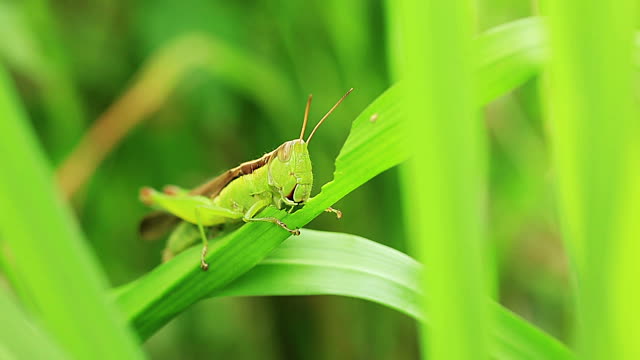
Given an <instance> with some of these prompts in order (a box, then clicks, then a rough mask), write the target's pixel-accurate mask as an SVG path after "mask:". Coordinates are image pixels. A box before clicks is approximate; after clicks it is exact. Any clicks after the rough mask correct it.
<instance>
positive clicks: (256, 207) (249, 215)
mask: <svg viewBox="0 0 640 360" xmlns="http://www.w3.org/2000/svg"><path fill="white" fill-rule="evenodd" d="M269 204H270V201H269V200H267V199H263V200H260V201H257V202H256V203H255V204H253V205H252V206H251V207H250V208H249V210H247V212H246V214H244V217H243V218H242V220H244V221H245V222H250V221H251V222H255V221H263V222H270V223H273V224H276V225H278V226H280V227H281V228H283V229H285V230H287V231H288V232H289V233H291V234H292V235H300V230H298V229H290V228H289V227H288V226H287V224H285V223H283V222H282V221H281V220H280V219H277V218H274V217H263V218H256V217H254V216H255V215H256V214H257V213H258V212H259V211H260V210H262V209H264V208H265V207H267V206H269Z"/></svg>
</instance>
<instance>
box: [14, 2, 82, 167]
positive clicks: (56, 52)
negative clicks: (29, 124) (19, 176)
mask: <svg viewBox="0 0 640 360" xmlns="http://www.w3.org/2000/svg"><path fill="white" fill-rule="evenodd" d="M22 11H24V15H25V16H26V17H27V19H28V22H29V25H30V26H31V36H32V38H33V39H34V40H35V41H36V42H37V44H38V47H39V51H40V53H39V55H40V56H42V61H40V64H41V65H43V67H42V68H41V69H40V70H41V73H39V74H37V75H39V76H38V77H37V78H35V79H34V80H35V81H36V82H38V83H39V85H40V87H41V91H42V98H43V100H44V106H45V110H46V111H47V115H48V119H47V123H46V125H47V126H46V137H45V141H46V142H47V145H48V147H49V156H50V157H51V159H52V160H53V161H54V162H56V163H57V162H59V161H60V160H61V159H62V158H63V157H64V156H65V155H67V153H68V152H69V151H71V148H72V146H73V145H74V144H75V143H76V142H77V141H78V140H79V139H80V135H81V133H82V129H83V127H84V116H85V114H84V109H83V105H82V102H81V99H80V95H79V94H78V92H77V89H76V87H75V84H74V81H73V76H72V71H71V62H70V61H69V59H68V58H67V56H66V51H65V48H64V44H63V42H62V40H61V36H60V31H59V29H58V26H57V24H56V19H55V14H54V13H53V10H52V9H51V7H50V6H49V2H48V1H47V0H25V1H24V2H22ZM31 75H35V74H31Z"/></svg>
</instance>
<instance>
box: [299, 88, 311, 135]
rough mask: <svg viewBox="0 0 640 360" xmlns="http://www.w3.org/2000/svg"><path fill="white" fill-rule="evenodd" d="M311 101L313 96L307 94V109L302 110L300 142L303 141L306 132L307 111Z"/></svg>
mask: <svg viewBox="0 0 640 360" xmlns="http://www.w3.org/2000/svg"><path fill="white" fill-rule="evenodd" d="M311 99H313V94H309V98H308V99H307V107H305V108H304V121H303V122H302V131H300V140H303V138H304V132H305V131H306V130H307V121H308V120H309V109H310V108H311Z"/></svg>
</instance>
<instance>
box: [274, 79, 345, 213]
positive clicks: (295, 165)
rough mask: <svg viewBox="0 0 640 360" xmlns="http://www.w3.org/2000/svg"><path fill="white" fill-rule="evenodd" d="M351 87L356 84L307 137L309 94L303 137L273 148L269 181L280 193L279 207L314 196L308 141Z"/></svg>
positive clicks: (292, 204) (301, 135)
mask: <svg viewBox="0 0 640 360" xmlns="http://www.w3.org/2000/svg"><path fill="white" fill-rule="evenodd" d="M351 91H353V88H352V89H350V90H349V91H347V93H346V94H344V95H343V96H342V98H340V100H338V102H337V103H336V104H335V105H333V107H332V108H331V110H329V112H327V114H326V115H325V116H323V117H322V119H320V121H318V124H316V126H315V127H314V128H313V130H311V134H309V137H308V138H307V141H305V140H304V133H305V130H306V129H307V121H308V119H309V108H310V107H311V95H309V99H308V100H307V106H306V108H305V111H304V120H303V123H302V130H301V131H300V138H298V139H295V140H291V141H287V142H286V143H284V144H282V145H280V147H279V148H277V149H276V150H275V151H274V155H273V156H272V158H271V160H270V161H269V185H271V186H272V187H274V188H276V189H277V191H278V192H279V193H280V199H277V200H276V203H277V204H278V207H280V206H281V204H282V203H284V204H285V205H288V206H294V205H300V204H304V203H305V202H307V200H309V197H311V187H312V186H313V173H312V172H311V159H310V158H309V150H308V148H307V144H309V143H310V142H311V138H313V134H315V133H316V130H318V128H319V127H320V125H321V124H322V123H323V122H324V121H325V120H326V119H327V117H328V116H329V115H330V114H331V113H332V112H333V110H335V108H336V107H338V105H340V103H341V102H342V100H344V98H345V97H347V95H349V93H351Z"/></svg>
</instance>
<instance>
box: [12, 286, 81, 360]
mask: <svg viewBox="0 0 640 360" xmlns="http://www.w3.org/2000/svg"><path fill="white" fill-rule="evenodd" d="M0 314H2V326H0V359H51V360H62V359H69V357H68V356H67V355H66V354H65V353H64V352H63V351H62V349H60V347H58V345H57V344H55V343H54V342H53V341H52V340H51V339H50V338H49V336H48V335H47V334H46V333H45V332H44V331H43V330H42V329H41V328H40V327H39V326H37V324H35V323H34V322H33V321H32V320H31V319H30V318H29V316H27V314H25V313H24V312H23V311H22V309H20V307H19V306H18V305H17V304H15V303H14V302H13V301H12V299H10V298H9V295H8V294H7V293H6V291H5V290H4V289H2V288H1V287H0Z"/></svg>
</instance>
